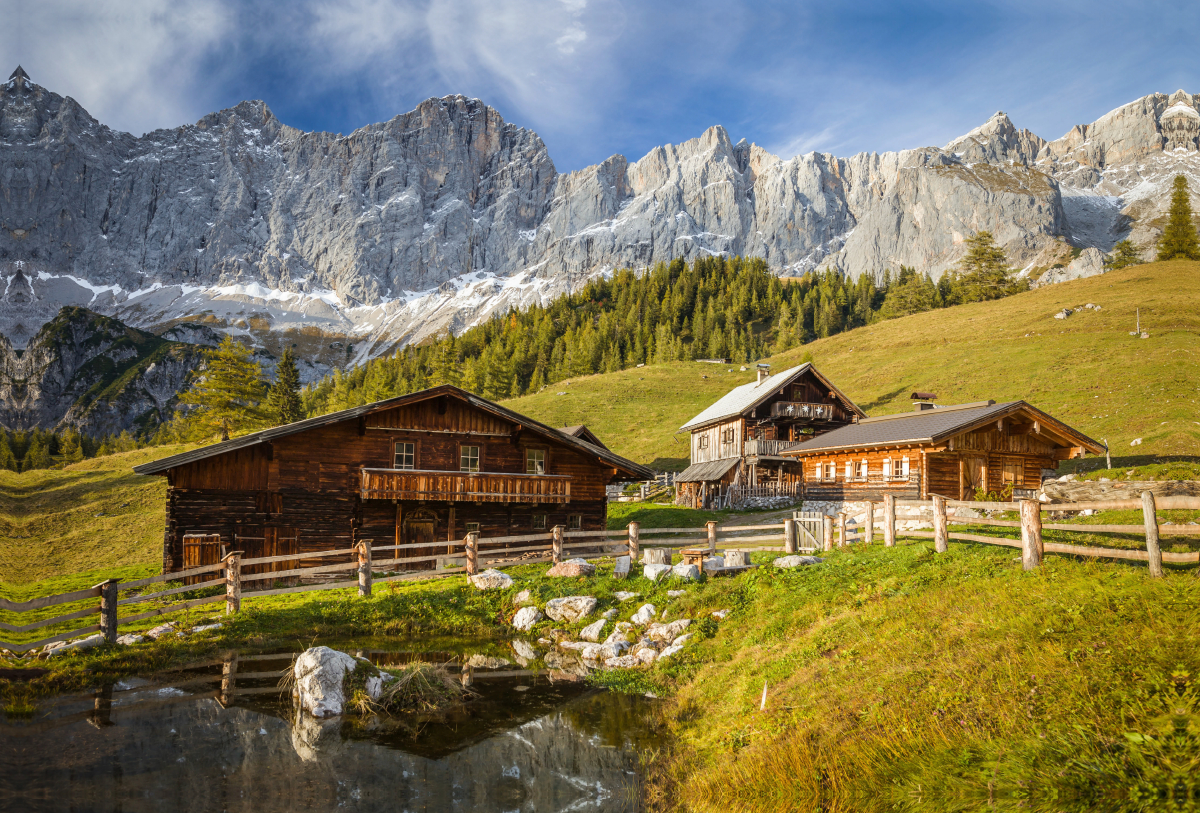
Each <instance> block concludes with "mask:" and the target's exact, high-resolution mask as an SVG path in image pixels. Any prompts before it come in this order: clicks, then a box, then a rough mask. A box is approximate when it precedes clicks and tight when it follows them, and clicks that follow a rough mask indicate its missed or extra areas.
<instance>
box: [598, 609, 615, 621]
mask: <svg viewBox="0 0 1200 813" xmlns="http://www.w3.org/2000/svg"><path fill="white" fill-rule="evenodd" d="M600 617H601V618H603V619H605V620H606V621H612V620H613V619H614V618H616V617H617V608H616V607H613V608H611V609H608V610H605V611H604V612H602V613H600Z"/></svg>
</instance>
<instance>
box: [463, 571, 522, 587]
mask: <svg viewBox="0 0 1200 813" xmlns="http://www.w3.org/2000/svg"><path fill="white" fill-rule="evenodd" d="M469 578H470V580H471V584H473V585H475V587H476V589H478V590H507V589H508V588H510V587H512V586H513V580H512V576H510V575H508V574H507V573H502V572H501V571H499V570H496V569H495V568H488V569H487V570H485V571H483V572H482V573H476V574H475V575H474V576H470V577H469Z"/></svg>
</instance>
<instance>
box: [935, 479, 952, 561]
mask: <svg viewBox="0 0 1200 813" xmlns="http://www.w3.org/2000/svg"><path fill="white" fill-rule="evenodd" d="M946 525H947V523H946V498H945V497H939V496H938V495H937V494H934V495H933V549H934V550H935V551H937V552H938V553H945V552H946V551H948V550H950V533H949V531H948V530H947V528H946Z"/></svg>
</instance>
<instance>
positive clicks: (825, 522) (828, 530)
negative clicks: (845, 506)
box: [821, 514, 833, 551]
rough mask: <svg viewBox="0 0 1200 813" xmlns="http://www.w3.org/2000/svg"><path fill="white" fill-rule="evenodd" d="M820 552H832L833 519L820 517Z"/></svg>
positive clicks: (826, 515) (825, 516) (827, 516)
mask: <svg viewBox="0 0 1200 813" xmlns="http://www.w3.org/2000/svg"><path fill="white" fill-rule="evenodd" d="M821 550H823V551H831V550H833V517H831V516H829V515H828V514H822V515H821Z"/></svg>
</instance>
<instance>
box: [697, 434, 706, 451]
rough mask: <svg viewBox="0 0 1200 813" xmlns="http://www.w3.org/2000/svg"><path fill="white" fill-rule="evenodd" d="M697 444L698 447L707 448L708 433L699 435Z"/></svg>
mask: <svg viewBox="0 0 1200 813" xmlns="http://www.w3.org/2000/svg"><path fill="white" fill-rule="evenodd" d="M697 445H698V448H701V449H707V448H708V435H701V436H700V440H699V443H698V444H697Z"/></svg>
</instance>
